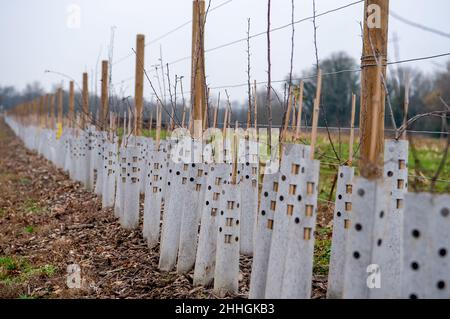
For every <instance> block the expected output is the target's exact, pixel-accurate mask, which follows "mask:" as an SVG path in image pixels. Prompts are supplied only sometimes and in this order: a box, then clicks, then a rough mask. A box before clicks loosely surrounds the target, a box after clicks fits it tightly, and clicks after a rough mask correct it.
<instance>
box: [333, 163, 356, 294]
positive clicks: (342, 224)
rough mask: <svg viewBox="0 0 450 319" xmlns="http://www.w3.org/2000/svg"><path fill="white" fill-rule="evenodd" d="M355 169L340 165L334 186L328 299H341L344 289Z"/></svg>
mask: <svg viewBox="0 0 450 319" xmlns="http://www.w3.org/2000/svg"><path fill="white" fill-rule="evenodd" d="M354 174H355V169H354V168H353V167H349V166H340V167H339V171H338V180H337V188H336V201H335V205H334V217H333V237H332V242H331V256H330V267H329V273H328V289H327V298H328V299H341V298H342V295H343V290H344V274H345V256H346V254H345V252H346V247H347V242H348V233H349V230H350V226H351V220H352V194H353V177H354Z"/></svg>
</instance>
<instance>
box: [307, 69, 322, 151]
mask: <svg viewBox="0 0 450 319" xmlns="http://www.w3.org/2000/svg"><path fill="white" fill-rule="evenodd" d="M321 92H322V70H320V69H319V71H318V72H317V90H316V98H315V99H314V110H313V123H312V131H311V151H310V152H311V154H310V158H311V159H312V160H313V159H314V152H315V148H316V140H317V125H318V123H319V111H320V96H321Z"/></svg>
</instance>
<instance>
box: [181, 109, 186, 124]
mask: <svg viewBox="0 0 450 319" xmlns="http://www.w3.org/2000/svg"><path fill="white" fill-rule="evenodd" d="M185 124H186V108H185V107H184V106H183V115H182V116H181V127H182V128H185Z"/></svg>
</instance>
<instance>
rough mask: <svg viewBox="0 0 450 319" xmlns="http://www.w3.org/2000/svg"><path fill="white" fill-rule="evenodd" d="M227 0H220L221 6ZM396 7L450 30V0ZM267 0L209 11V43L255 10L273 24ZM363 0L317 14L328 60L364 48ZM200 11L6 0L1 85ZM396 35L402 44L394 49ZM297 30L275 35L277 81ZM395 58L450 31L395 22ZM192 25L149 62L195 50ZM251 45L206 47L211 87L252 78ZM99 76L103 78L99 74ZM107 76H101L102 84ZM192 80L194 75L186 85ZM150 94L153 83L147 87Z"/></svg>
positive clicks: (304, 4)
mask: <svg viewBox="0 0 450 319" xmlns="http://www.w3.org/2000/svg"><path fill="white" fill-rule="evenodd" d="M353 1H354V0H316V3H317V4H316V7H317V8H316V9H317V12H318V13H321V12H325V11H327V10H330V9H333V8H336V7H340V6H342V5H345V4H348V3H351V2H353ZM224 2H226V0H212V5H211V7H215V6H217V5H220V4H222V3H224ZM290 3H291V0H272V26H273V27H277V26H281V25H285V24H287V23H289V22H290V19H291V6H290ZM72 4H76V5H78V6H79V8H80V9H81V21H80V27H79V28H73V26H72V27H71V25H70V23H68V22H70V21H72V20H71V19H70V17H71V12H72V13H73V11H70V8H71V7H70V6H71V5H72ZM391 9H392V10H393V11H394V12H396V13H398V14H401V15H402V16H403V17H405V18H407V19H409V20H413V21H416V22H418V23H421V24H424V25H427V26H429V27H432V28H435V29H439V30H442V31H444V32H446V33H450V22H449V20H448V13H449V12H450V1H448V0H391ZM266 10H267V1H266V0H233V1H231V2H230V3H228V4H226V5H224V6H223V7H221V8H218V9H217V10H214V11H213V12H211V13H210V14H209V18H208V23H207V29H206V44H205V46H206V49H208V48H213V47H216V46H218V45H221V44H223V43H227V42H230V41H233V40H236V39H240V38H244V37H245V36H246V29H247V18H251V33H252V34H253V33H258V32H261V31H264V30H265V29H266ZM311 14H312V0H295V19H296V20H299V19H301V18H304V17H309V16H311ZM362 15H363V3H360V4H357V5H354V6H351V7H349V8H346V9H344V10H341V11H339V12H336V13H332V14H329V15H326V16H323V17H320V18H318V21H317V23H318V26H319V29H318V48H319V55H320V58H325V57H327V56H329V55H330V54H331V53H333V52H336V51H346V52H348V53H349V54H350V55H351V56H353V57H354V58H355V59H359V57H360V54H361V38H360V26H359V22H360V21H361V18H362ZM191 17H192V1H191V0H165V1H160V0H126V1H125V0H78V1H76V0H14V1H12V0H0V43H1V47H0V85H2V86H3V85H14V86H16V87H18V88H19V89H22V88H23V87H24V86H25V84H26V83H29V82H32V81H40V82H41V83H42V84H43V85H44V86H45V88H46V89H50V88H51V87H52V86H53V85H55V84H58V83H61V81H62V80H64V81H65V82H64V85H65V86H67V85H68V80H67V79H64V78H62V77H61V76H58V75H54V74H45V73H44V70H46V69H49V70H53V71H57V72H61V73H64V74H67V75H69V76H71V77H73V78H75V80H77V81H81V74H82V72H83V71H87V72H89V73H90V74H91V73H92V71H94V72H95V70H96V69H97V70H98V71H99V70H100V64H99V66H98V67H97V61H98V59H99V58H100V60H101V59H106V58H107V55H108V45H109V42H110V34H111V27H112V26H115V42H114V43H115V45H114V60H115V61H118V60H119V59H120V58H122V57H124V56H127V55H129V54H130V53H131V52H132V51H131V48H132V47H134V46H135V37H136V34H137V33H143V34H145V36H146V42H149V41H151V40H152V39H155V38H158V37H159V36H161V35H163V34H165V33H166V32H168V31H170V30H172V29H174V28H176V27H177V26H179V25H181V24H183V23H184V22H187V21H189V20H190V19H191ZM295 28H296V36H295V59H294V73H296V74H300V73H301V71H302V70H304V69H306V68H309V67H311V66H312V65H313V63H314V45H313V32H312V31H313V26H312V23H311V21H306V22H303V23H299V24H297V25H296V26H295ZM394 33H396V34H397V37H398V47H399V50H398V52H397V53H396V52H395V50H394V47H395V46H394V42H393V41H392V39H393V35H394ZM290 37H291V29H290V28H286V29H284V30H280V31H276V32H273V33H272V56H273V57H272V60H273V65H272V70H273V75H272V77H273V79H275V80H277V79H283V78H284V77H285V76H286V74H287V73H288V72H289V55H290ZM390 40H391V42H390V45H389V57H390V60H395V59H396V54H397V55H398V56H399V57H400V58H401V59H408V58H414V57H420V56H427V55H434V54H439V53H444V52H450V41H449V39H448V38H445V37H442V36H439V35H435V34H431V33H428V32H425V31H422V30H419V29H416V28H413V27H411V26H408V25H405V24H403V23H401V22H399V21H398V20H395V19H394V18H391V20H390ZM190 46H191V25H190V24H189V25H186V26H184V27H183V28H180V29H179V30H178V31H176V32H174V33H173V34H171V35H169V36H167V37H165V38H164V39H162V40H161V41H158V42H156V43H152V44H150V45H148V46H147V47H146V52H145V53H146V56H145V62H146V63H145V64H146V66H147V68H149V67H150V66H151V65H152V64H155V63H157V62H158V57H159V55H160V48H161V49H162V56H163V59H164V62H165V63H166V62H172V61H175V60H177V59H179V58H183V57H186V56H189V55H190V50H191V47H190ZM245 50H246V43H245V41H244V42H241V43H238V44H235V45H232V46H229V47H227V48H224V49H220V50H217V51H213V52H211V53H208V54H207V55H206V73H207V76H208V79H207V81H208V84H209V85H210V86H212V87H215V86H223V85H232V84H237V83H245V82H246V73H245V72H246V65H247V58H246V53H245ZM251 52H252V78H254V79H256V80H258V81H264V80H265V79H266V70H267V64H266V59H267V57H266V38H265V35H264V36H260V37H257V38H254V39H252V41H251ZM446 60H447V59H446V58H441V59H437V60H433V61H426V62H419V63H414V64H410V65H411V66H416V67H418V68H420V69H421V70H423V71H425V72H430V71H433V70H435V69H439V68H441V69H442V68H443V67H444V63H445V62H446ZM134 63H135V62H134V57H133V56H130V57H128V58H127V59H125V60H123V61H122V62H120V63H118V64H116V65H114V68H113V81H112V82H113V83H116V90H117V91H120V88H121V87H122V86H123V89H124V90H126V92H127V94H132V92H133V90H132V88H133V86H134V80H128V81H125V82H123V83H121V81H122V80H124V79H128V78H130V77H132V76H133V74H134ZM170 72H171V74H172V76H174V75H175V74H177V75H183V76H185V77H186V80H187V79H188V78H189V75H190V60H189V59H187V60H183V61H180V62H179V63H175V64H173V65H171V66H170ZM92 78H94V77H92ZM97 83H99V81H98V82H97ZM184 85H185V88H187V87H188V85H189V84H188V82H185V83H184ZM150 93H151V91H150V88H149V86H148V85H147V84H146V87H145V95H146V97H147V98H149V94H150ZM229 93H230V95H231V96H232V98H233V99H243V98H244V96H245V88H243V89H240V88H236V89H229Z"/></svg>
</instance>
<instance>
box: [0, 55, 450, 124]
mask: <svg viewBox="0 0 450 319" xmlns="http://www.w3.org/2000/svg"><path fill="white" fill-rule="evenodd" d="M320 67H321V69H322V72H323V73H324V76H323V84H322V101H321V114H320V119H319V125H320V126H329V127H348V126H349V123H350V113H351V96H352V93H355V94H356V95H357V96H358V102H357V106H359V96H360V72H358V71H355V70H358V63H357V61H356V60H355V59H353V58H352V57H350V56H349V55H348V54H346V53H344V52H338V53H334V54H332V55H331V56H330V57H328V58H326V59H324V60H322V61H321V65H320ZM343 70H344V72H343ZM315 73H316V69H315V67H311V68H310V69H308V70H305V71H303V72H302V73H301V74H300V75H294V76H293V78H294V80H293V91H294V92H295V90H296V89H297V88H298V85H299V82H300V79H304V97H303V116H302V125H309V124H310V123H311V109H312V103H313V99H314V96H315V91H316V79H315V77H314V75H315ZM406 79H409V83H410V103H409V117H413V116H414V115H417V114H421V113H427V112H431V111H438V110H445V107H446V106H445V103H446V104H447V105H448V104H450V61H448V62H447V64H446V68H445V69H444V70H440V71H435V72H434V73H432V74H424V73H423V72H421V71H418V70H416V69H414V68H411V67H403V66H400V65H392V66H390V67H389V69H388V76H387V86H388V92H389V95H388V97H387V98H388V99H389V100H390V104H391V106H392V110H393V115H394V118H395V122H396V124H397V126H398V127H399V126H401V124H402V121H403V104H404V91H405V83H406V82H405V81H406ZM287 87H288V79H287V77H286V82H285V83H284V84H280V85H278V86H277V87H273V91H274V94H272V99H273V100H272V113H273V125H274V126H280V125H281V124H282V121H283V118H284V115H285V112H286V107H287V95H288V94H287ZM266 90H267V88H266V87H263V85H259V87H258V91H257V98H256V100H257V106H258V119H257V120H258V123H259V124H261V125H265V124H267V110H266V101H265V99H266V96H267V94H266V92H267V91H266ZM55 91H56V87H55V90H53V91H52V92H55ZM45 93H46V92H45V90H44V89H43V87H42V86H41V85H40V83H39V82H33V83H31V84H28V85H26V87H25V89H23V90H22V91H19V90H17V89H16V88H15V87H13V86H0V106H2V107H3V108H4V109H6V110H7V109H9V108H11V107H13V106H15V105H17V104H19V103H21V102H24V101H29V100H32V99H33V98H35V97H38V96H41V95H43V94H45ZM111 95H112V96H111V97H110V108H111V110H112V111H114V112H118V113H119V114H120V116H122V115H123V114H124V113H125V112H127V110H128V112H132V109H133V108H132V106H133V103H134V100H133V97H132V96H129V97H125V96H119V95H118V94H111ZM178 95H179V94H178ZM75 100H76V102H75V104H76V105H75V107H76V109H78V110H80V109H81V96H80V92H78V90H77V93H76V96H75ZM185 100H186V104H187V105H189V96H186V97H185ZM181 101H182V99H181V97H180V96H177V103H176V105H174V104H171V102H170V99H169V97H166V102H165V107H164V110H163V116H162V117H163V122H165V123H168V122H169V120H170V114H171V110H172V107H173V108H174V109H175V116H174V121H175V123H178V122H181V118H182V112H183V105H182V103H181ZM155 102H156V99H155V98H153V99H151V100H149V99H147V100H145V112H144V118H146V119H148V118H149V117H150V116H149V111H150V110H154V109H155ZM247 103H248V102H247V99H246V98H243V99H242V102H239V101H230V104H231V106H232V107H231V110H232V117H231V122H232V123H233V124H234V122H235V121H238V122H240V123H246V122H247ZM89 104H90V110H91V112H92V114H93V115H94V116H95V115H96V114H97V109H98V106H99V105H100V99H99V97H98V96H94V95H92V94H91V95H90V98H89ZM64 105H65V106H64V109H65V110H66V111H67V105H68V94H67V91H65V94H64ZM210 105H211V106H216V105H217V97H211V100H210ZM227 105H228V101H227V100H226V98H225V94H224V92H223V93H222V99H221V103H220V112H219V117H218V123H219V127H220V126H221V125H222V123H223V114H224V108H225V107H226V106H227ZM153 112H154V111H153ZM188 115H189V110H188V111H187V113H186V118H187V117H188ZM212 116H213V109H212V108H210V110H209V115H208V118H209V120H210V121H212ZM358 116H359V114H357V116H356V125H358V122H359V120H358ZM390 116H391V115H390V110H389V107H388V104H386V127H387V128H392V124H391V123H392V120H391V119H390ZM153 119H155V115H153ZM444 121H445V122H447V121H448V119H444ZM442 127H443V119H442V118H438V117H430V118H425V119H422V120H421V121H419V122H417V123H416V124H415V125H414V129H416V130H430V131H441V130H442Z"/></svg>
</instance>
